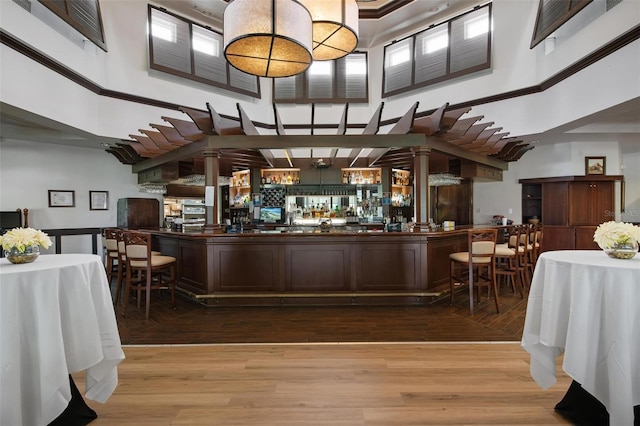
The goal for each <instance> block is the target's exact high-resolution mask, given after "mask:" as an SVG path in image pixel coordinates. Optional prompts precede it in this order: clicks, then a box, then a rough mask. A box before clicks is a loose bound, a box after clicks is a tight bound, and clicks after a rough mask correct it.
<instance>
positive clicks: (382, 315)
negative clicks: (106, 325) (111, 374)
mask: <svg viewBox="0 0 640 426" xmlns="http://www.w3.org/2000/svg"><path fill="white" fill-rule="evenodd" d="M112 287H113V288H115V285H112ZM177 299H178V300H177V309H175V310H173V309H171V304H170V298H169V296H168V294H165V295H164V297H163V298H162V299H160V298H159V297H158V295H157V294H154V296H153V297H152V301H151V313H150V317H149V320H148V321H146V320H145V317H144V309H138V308H137V307H136V306H135V300H134V301H133V302H132V304H131V305H130V306H129V307H127V315H126V317H122V315H121V312H122V307H118V309H117V313H118V315H117V318H118V327H119V329H120V336H121V339H122V343H124V344H139V345H144V344H188V343H190V344H194V343H300V342H452V341H453V342H458V341H467V342H469V341H471V342H475V341H520V339H521V337H522V329H523V326H524V318H525V312H526V306H527V300H526V296H525V298H524V299H522V298H520V295H519V294H513V293H512V292H511V289H510V288H508V287H506V286H503V287H502V288H501V289H500V311H501V313H500V314H499V315H498V314H496V311H495V306H494V304H493V299H488V298H487V297H486V296H484V297H483V298H482V300H481V302H480V303H479V304H478V305H477V306H476V310H475V313H474V315H471V314H470V312H469V297H468V293H467V291H466V288H460V289H458V290H457V291H456V299H455V303H454V305H453V306H450V305H449V296H448V295H446V294H445V295H443V296H441V297H439V298H434V299H425V300H424V301H423V304H422V305H416V306H359V305H347V306H294V305H283V306H271V307H270V306H242V307H228V306H203V305H201V304H197V303H195V302H192V301H189V300H188V299H186V298H182V297H178V298H177Z"/></svg>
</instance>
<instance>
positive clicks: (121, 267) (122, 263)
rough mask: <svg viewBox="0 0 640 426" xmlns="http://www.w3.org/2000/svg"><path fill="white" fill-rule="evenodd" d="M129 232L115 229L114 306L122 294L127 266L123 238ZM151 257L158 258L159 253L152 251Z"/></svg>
mask: <svg viewBox="0 0 640 426" xmlns="http://www.w3.org/2000/svg"><path fill="white" fill-rule="evenodd" d="M128 232H131V231H125V230H124V229H116V233H115V235H116V241H117V244H118V255H119V256H118V268H117V286H116V295H115V300H114V302H113V305H114V306H118V304H119V303H120V295H121V294H122V286H123V284H124V280H125V274H126V264H127V251H126V248H125V243H124V237H125V235H126V234H127V233H128ZM151 255H152V256H160V255H162V253H161V252H159V251H155V250H152V251H151Z"/></svg>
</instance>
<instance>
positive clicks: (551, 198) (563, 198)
mask: <svg viewBox="0 0 640 426" xmlns="http://www.w3.org/2000/svg"><path fill="white" fill-rule="evenodd" d="M542 200H543V201H542V217H543V218H544V222H543V223H544V224H545V225H561V226H562V225H567V224H568V223H569V213H568V212H569V184H568V183H567V182H553V183H545V184H543V185H542Z"/></svg>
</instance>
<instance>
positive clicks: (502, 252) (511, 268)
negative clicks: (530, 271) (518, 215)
mask: <svg viewBox="0 0 640 426" xmlns="http://www.w3.org/2000/svg"><path fill="white" fill-rule="evenodd" d="M520 231H521V228H520V227H518V226H513V227H511V228H509V238H508V240H507V242H506V243H504V244H498V245H496V275H497V276H504V277H506V278H507V279H508V280H509V282H510V283H511V290H512V291H513V292H514V293H515V292H516V287H517V288H518V289H519V290H520V297H521V298H524V291H523V286H524V284H523V282H522V275H521V271H520V267H519V265H520V260H519V258H518V255H519V253H518V251H517V250H518V249H517V248H516V247H517V244H516V242H517V241H519V240H520Z"/></svg>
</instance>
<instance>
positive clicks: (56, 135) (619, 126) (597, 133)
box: [0, 0, 640, 151]
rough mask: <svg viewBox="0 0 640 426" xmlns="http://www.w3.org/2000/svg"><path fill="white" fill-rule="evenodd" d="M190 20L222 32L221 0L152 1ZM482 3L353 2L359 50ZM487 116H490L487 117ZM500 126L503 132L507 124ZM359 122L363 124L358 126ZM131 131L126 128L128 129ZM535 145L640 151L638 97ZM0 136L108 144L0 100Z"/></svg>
mask: <svg viewBox="0 0 640 426" xmlns="http://www.w3.org/2000/svg"><path fill="white" fill-rule="evenodd" d="M155 3H156V4H158V5H160V6H164V7H166V8H167V9H169V10H172V11H174V12H176V13H177V14H180V15H182V16H185V17H187V18H189V19H193V20H194V21H196V22H200V23H203V24H206V25H209V26H211V27H212V28H214V29H217V30H222V15H223V12H224V8H225V6H226V4H227V1H225V0H155ZM482 3H485V1H482V0H371V1H365V0H360V1H358V6H359V8H360V18H361V19H360V23H359V26H360V28H359V44H358V46H359V47H360V48H367V47H370V46H375V45H379V44H381V43H384V42H388V41H389V40H393V39H395V38H398V37H401V36H403V35H405V34H407V33H411V32H412V31H414V30H415V31H417V30H418V29H419V28H424V26H425V25H428V24H429V23H430V22H431V23H439V22H442V21H444V20H446V19H448V18H450V17H453V16H455V15H457V14H460V13H461V12H464V11H465V10H468V9H469V8H471V7H473V6H475V5H478V4H482ZM489 118H490V117H489ZM497 121H498V120H496V124H500V125H504V126H505V129H506V130H508V123H498V122H497ZM362 124H364V123H362ZM134 130H135V129H132V131H134ZM519 137H522V138H524V139H526V140H529V141H531V140H534V139H535V140H536V141H538V142H536V143H539V144H544V143H555V142H568V141H591V140H593V141H603V140H620V141H622V142H623V150H624V151H638V150H640V143H638V141H640V99H636V100H633V101H630V102H627V103H625V104H621V105H618V106H615V107H613V108H610V109H608V110H605V111H601V112H599V113H596V114H593V115H590V116H587V117H583V118H581V119H579V120H576V121H574V122H570V123H565V124H564V125H562V126H559V127H558V128H556V129H552V130H550V131H548V132H546V133H545V134H538V135H519ZM0 138H6V139H16V140H29V141H35V142H43V143H44V142H46V143H57V144H64V145H70V146H83V147H94V148H96V149H104V148H103V146H101V143H111V144H112V143H113V142H114V141H113V140H112V139H109V138H96V136H94V135H91V134H88V133H86V132H84V131H81V130H79V129H75V128H71V127H69V126H66V125H64V124H61V123H58V122H55V121H52V120H49V119H47V118H44V117H40V116H36V115H34V114H31V113H29V112H28V111H24V110H20V109H18V108H14V107H12V106H10V105H7V104H4V103H1V102H0Z"/></svg>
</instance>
